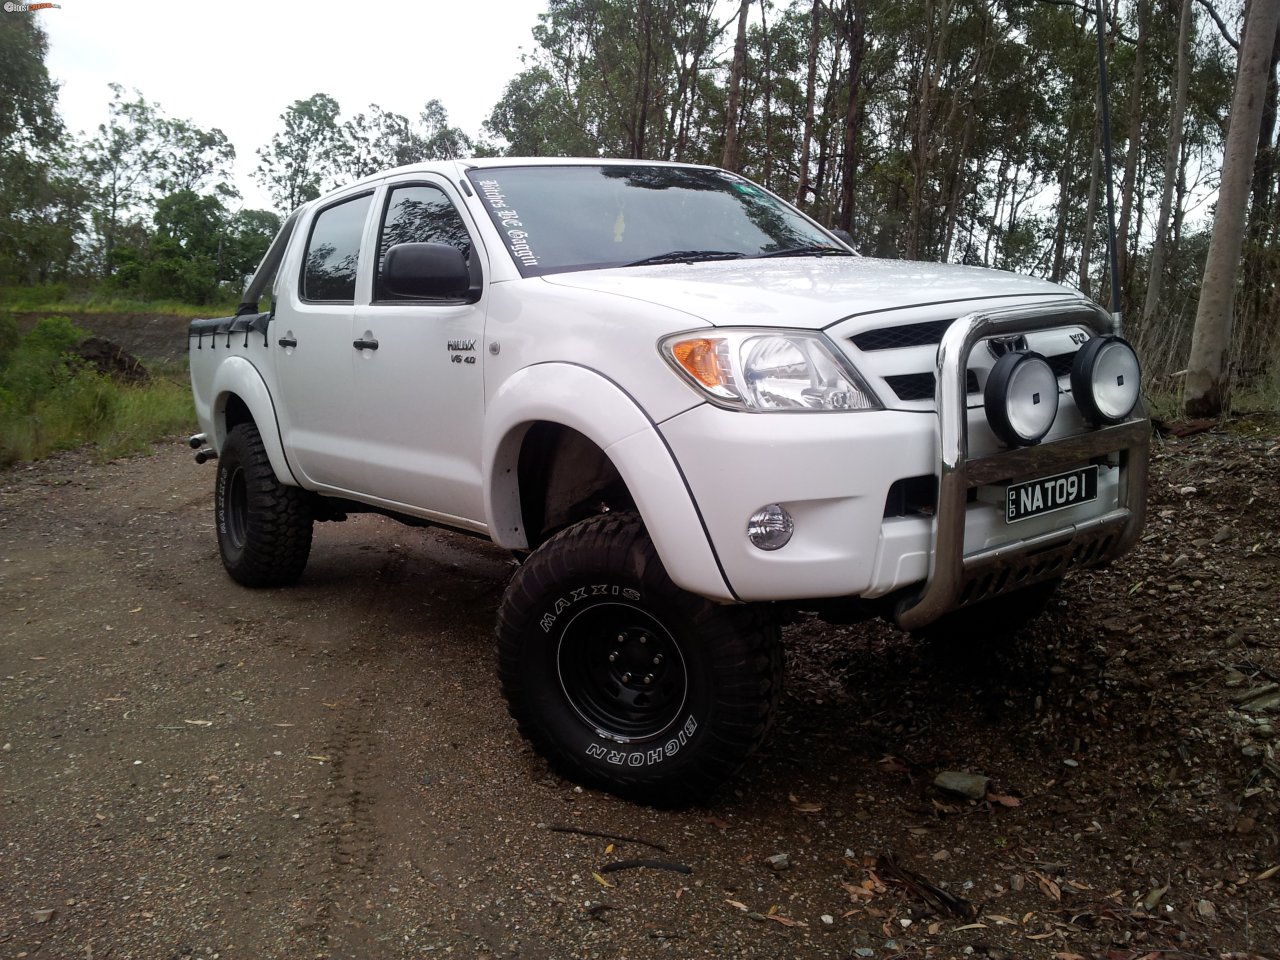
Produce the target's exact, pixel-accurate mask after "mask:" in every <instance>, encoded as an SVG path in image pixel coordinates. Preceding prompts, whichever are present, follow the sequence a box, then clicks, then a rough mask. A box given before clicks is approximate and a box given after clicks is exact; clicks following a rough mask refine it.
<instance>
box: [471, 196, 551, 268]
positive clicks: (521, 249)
mask: <svg viewBox="0 0 1280 960" xmlns="http://www.w3.org/2000/svg"><path fill="white" fill-rule="evenodd" d="M478 186H479V187H480V193H481V195H482V196H483V197H484V199H485V202H486V203H488V204H489V207H490V209H492V210H493V216H494V218H495V219H496V220H497V221H498V225H499V226H500V227H501V228H502V229H503V231H504V232H505V233H506V235H507V246H509V247H510V248H511V254H512V256H514V257H515V258H516V259H517V260H519V261H520V262H521V263H523V264H524V265H525V266H526V267H536V266H537V265H538V255H537V254H536V253H534V252H533V247H531V246H530V245H529V234H528V232H527V231H525V230H524V229H523V228H524V223H523V222H522V221H521V220H520V214H519V213H517V212H516V211H515V210H512V209H511V208H510V207H509V206H508V205H507V198H506V196H504V195H503V193H502V188H501V186H500V185H499V184H498V181H497V180H481V181H479V182H478Z"/></svg>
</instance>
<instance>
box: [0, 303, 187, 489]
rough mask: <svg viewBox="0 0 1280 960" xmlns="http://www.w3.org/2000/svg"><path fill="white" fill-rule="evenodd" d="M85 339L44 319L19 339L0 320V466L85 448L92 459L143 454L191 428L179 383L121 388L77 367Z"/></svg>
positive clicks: (63, 322)
mask: <svg viewBox="0 0 1280 960" xmlns="http://www.w3.org/2000/svg"><path fill="white" fill-rule="evenodd" d="M85 335H86V333H85V331H84V330H81V329H80V328H78V327H76V326H75V325H74V324H73V323H72V322H71V321H70V319H68V318H67V317H45V318H42V319H40V320H38V321H36V324H35V327H33V328H32V330H31V331H30V332H29V333H27V334H26V335H25V336H22V337H19V336H17V334H16V326H15V325H14V324H13V321H12V319H11V318H4V317H0V467H7V466H9V465H11V464H13V463H15V462H17V461H19V460H38V459H40V458H42V457H46V456H48V455H49V454H51V453H53V452H55V451H58V450H68V449H71V448H73V447H79V446H83V445H85V444H92V445H93V447H94V453H95V456H96V457H97V458H98V459H100V460H110V459H113V458H115V457H120V456H126V455H130V454H138V453H146V452H149V450H150V442H151V441H152V440H155V439H157V438H159V437H163V436H166V435H173V434H176V433H179V432H181V431H183V430H184V429H185V428H187V427H188V426H189V425H190V424H191V423H192V421H194V419H195V410H194V407H193V405H192V401H191V391H190V390H189V388H188V387H187V386H186V385H185V384H184V383H182V382H180V381H178V380H176V379H173V378H170V377H155V376H153V377H152V379H151V380H150V381H148V382H146V383H141V384H126V383H121V382H119V381H116V380H113V379H111V378H109V377H106V376H103V375H102V374H99V373H98V372H97V371H96V370H93V369H92V368H88V367H85V366H84V365H83V364H82V363H80V362H77V360H76V358H75V357H74V355H73V354H72V351H73V350H74V349H75V347H76V346H77V345H78V344H79V342H80V341H81V340H82V339H83V338H84V337H85Z"/></svg>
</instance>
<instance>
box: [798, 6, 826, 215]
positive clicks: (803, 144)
mask: <svg viewBox="0 0 1280 960" xmlns="http://www.w3.org/2000/svg"><path fill="white" fill-rule="evenodd" d="M810 17H811V20H810V25H809V75H808V78H807V79H806V80H805V86H804V132H803V133H802V134H801V137H800V183H799V186H797V187H796V206H798V207H803V206H804V205H805V202H806V200H807V199H808V195H809V141H811V140H812V139H813V98H814V87H815V86H816V85H817V81H818V25H819V23H820V22H821V18H822V0H813V10H812V11H811V13H810Z"/></svg>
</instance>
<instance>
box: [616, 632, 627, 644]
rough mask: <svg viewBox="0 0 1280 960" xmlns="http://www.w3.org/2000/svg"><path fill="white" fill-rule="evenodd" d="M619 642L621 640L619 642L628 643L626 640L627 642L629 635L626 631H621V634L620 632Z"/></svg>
mask: <svg viewBox="0 0 1280 960" xmlns="http://www.w3.org/2000/svg"><path fill="white" fill-rule="evenodd" d="M618 642H619V643H626V642H627V635H626V634H625V633H620V634H618Z"/></svg>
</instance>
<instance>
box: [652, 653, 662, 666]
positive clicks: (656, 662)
mask: <svg viewBox="0 0 1280 960" xmlns="http://www.w3.org/2000/svg"><path fill="white" fill-rule="evenodd" d="M661 663H662V654H660V653H659V654H655V655H654V658H653V665H654V666H655V667H656V666H658V665H659V664H661Z"/></svg>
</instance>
